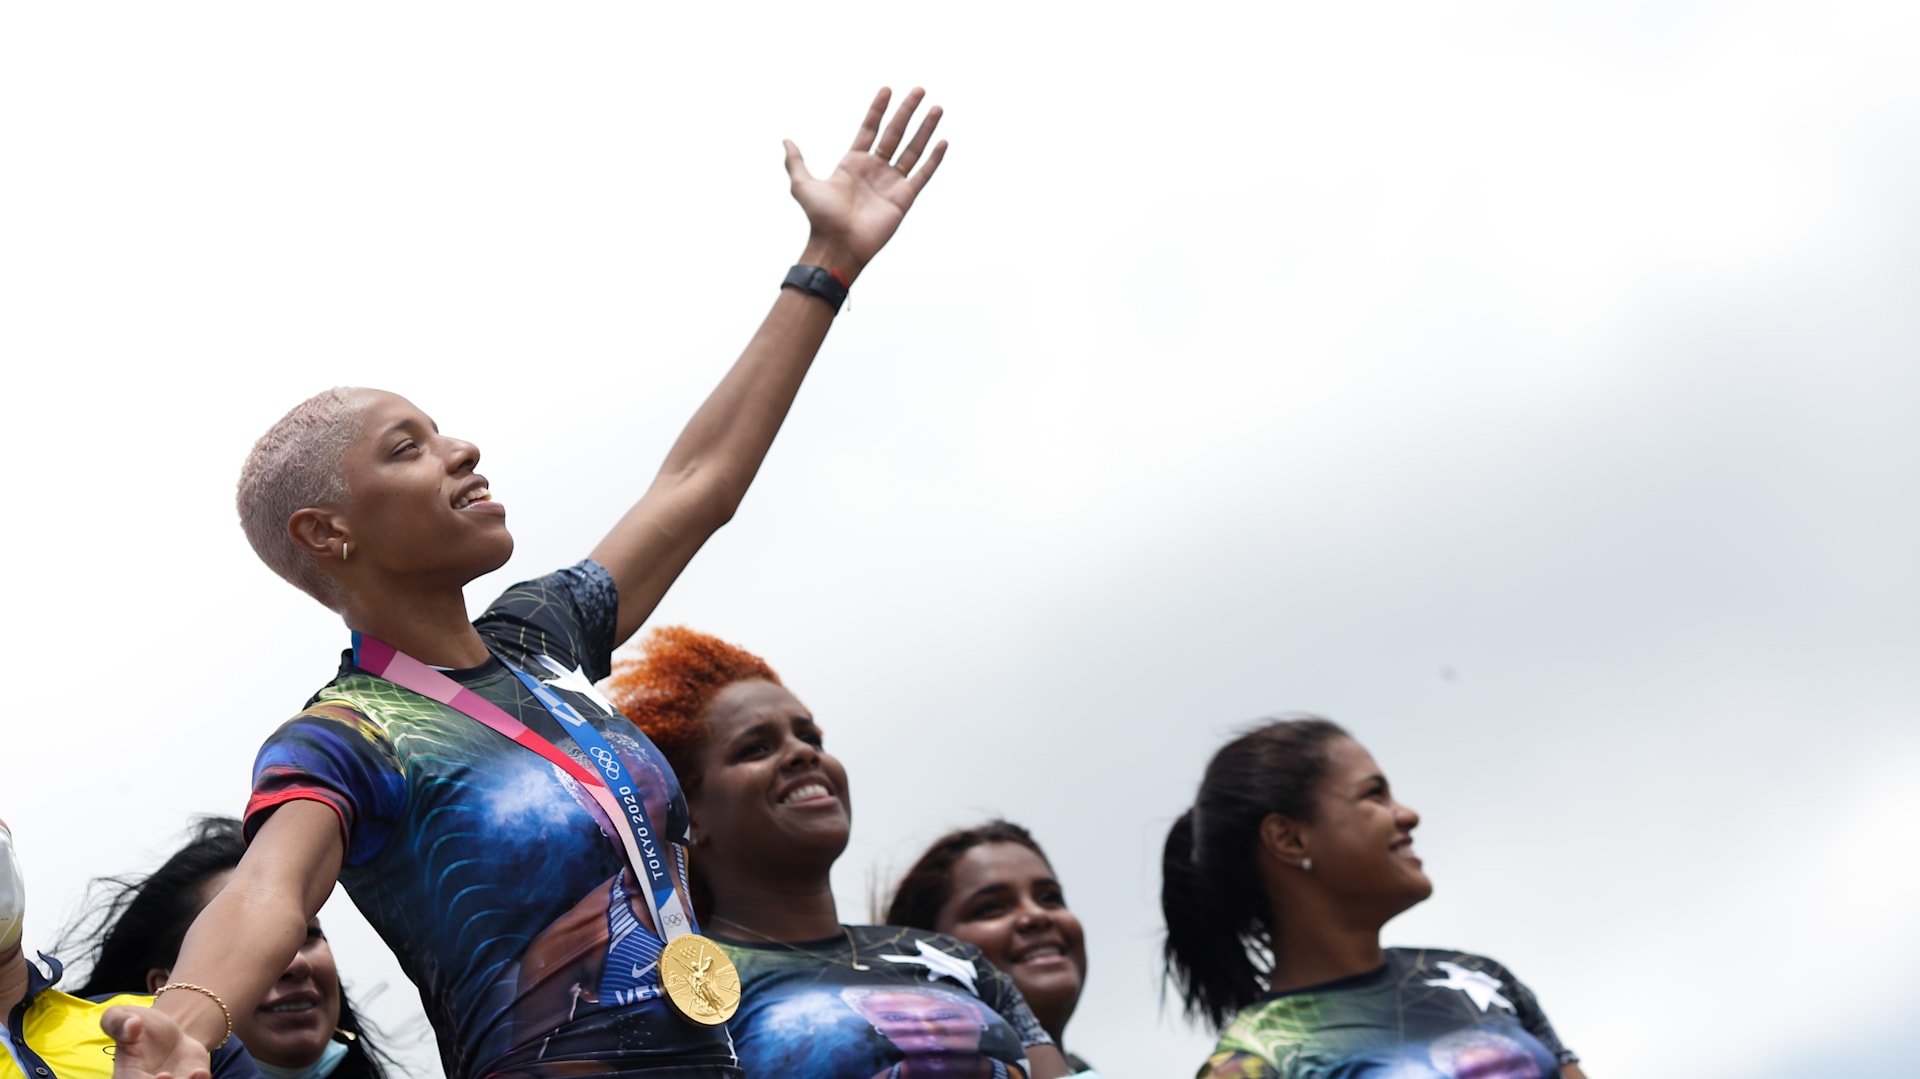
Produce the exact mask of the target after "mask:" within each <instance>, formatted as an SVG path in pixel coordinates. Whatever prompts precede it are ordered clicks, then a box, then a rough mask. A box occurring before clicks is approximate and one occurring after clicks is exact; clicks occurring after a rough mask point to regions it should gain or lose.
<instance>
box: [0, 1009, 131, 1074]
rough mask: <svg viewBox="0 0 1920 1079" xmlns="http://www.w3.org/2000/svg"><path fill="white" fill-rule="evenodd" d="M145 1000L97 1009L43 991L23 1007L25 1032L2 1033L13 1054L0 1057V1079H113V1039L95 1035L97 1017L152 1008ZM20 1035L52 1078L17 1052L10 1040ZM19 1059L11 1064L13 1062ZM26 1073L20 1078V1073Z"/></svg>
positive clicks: (101, 1032) (104, 1034)
mask: <svg viewBox="0 0 1920 1079" xmlns="http://www.w3.org/2000/svg"><path fill="white" fill-rule="evenodd" d="M152 1003H153V998H152V997H149V996H136V995H134V994H132V993H124V994H122V995H120V996H117V997H112V998H110V999H108V1000H106V1001H105V1002H103V1003H99V1004H96V1003H94V1002H93V1001H91V1000H84V999H82V998H80V997H76V996H70V995H68V994H66V993H62V992H61V991H59V990H58V989H42V990H40V991H39V992H38V993H35V994H34V996H33V1003H32V1004H29V1005H28V1006H27V1014H26V1021H25V1022H23V1023H22V1024H21V1026H23V1027H25V1028H26V1029H25V1030H24V1031H12V1030H9V1031H8V1032H7V1041H8V1042H9V1043H11V1044H9V1045H8V1046H7V1048H8V1049H10V1050H12V1052H9V1053H7V1054H6V1055H5V1056H0V1079H109V1077H110V1076H112V1075H113V1057H112V1056H111V1055H110V1054H111V1053H112V1051H113V1039H112V1038H109V1037H107V1032H106V1031H104V1030H101V1029H100V1013H101V1012H104V1011H106V1010H107V1009H108V1008H111V1007H113V1006H115V1005H116V1004H152ZM17 1034H24V1035H25V1039H26V1046H25V1047H26V1048H27V1049H30V1050H32V1052H33V1055H34V1056H38V1057H39V1058H40V1060H41V1062H42V1063H43V1064H44V1066H45V1067H46V1068H48V1069H50V1070H51V1072H52V1074H51V1075H43V1074H37V1073H38V1072H39V1070H40V1069H39V1067H38V1066H36V1065H35V1064H34V1063H33V1060H32V1058H31V1057H29V1056H28V1055H27V1054H26V1053H22V1052H20V1051H19V1050H20V1049H21V1045H20V1043H19V1042H18V1041H16V1040H15V1035H17ZM16 1057H17V1058H18V1060H17V1061H16V1059H15V1058H16ZM23 1066H24V1067H26V1068H27V1069H28V1070H27V1071H26V1072H22V1071H21V1070H20V1069H21V1068H22V1067H23Z"/></svg>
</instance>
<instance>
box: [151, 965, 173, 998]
mask: <svg viewBox="0 0 1920 1079" xmlns="http://www.w3.org/2000/svg"><path fill="white" fill-rule="evenodd" d="M172 976H173V971H171V970H168V969H167V968H166V967H148V968H147V992H149V993H151V992H153V991H154V990H155V989H158V988H160V987H161V986H163V985H165V984H167V979H168V978H170V977H172Z"/></svg>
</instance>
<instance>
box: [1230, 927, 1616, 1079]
mask: <svg viewBox="0 0 1920 1079" xmlns="http://www.w3.org/2000/svg"><path fill="white" fill-rule="evenodd" d="M1577 1059H1579V1058H1578V1057H1576V1056H1575V1055H1574V1054H1573V1053H1571V1052H1568V1051H1567V1049H1566V1048H1565V1047H1564V1046H1562V1045H1561V1044H1560V1038H1559V1036H1558V1035H1556V1034H1554V1032H1553V1025H1552V1024H1550V1023H1548V1022H1547V1017H1546V1015H1545V1014H1544V1013H1542V1012H1541V1011H1540V1005H1539V1003H1538V1002H1536V1001H1535V1000H1534V998H1533V993H1532V992H1531V991H1530V990H1528V989H1527V987H1526V986H1524V985H1522V984H1520V982H1519V981H1518V980H1516V979H1515V978H1514V976H1513V975H1512V974H1511V973H1510V972H1508V970H1507V968H1505V967H1503V966H1501V965H1500V964H1498V963H1496V962H1494V961H1493V960H1491V959H1487V958H1484V957H1482V956H1477V955H1468V954H1465V953H1463V952H1445V951H1430V950H1426V949H1417V948H1389V949H1387V959H1386V962H1385V964H1383V965H1382V966H1381V967H1380V969H1378V970H1376V971H1373V972H1371V973H1368V974H1362V975H1359V976H1358V977H1353V978H1345V979H1342V980H1340V981H1337V982H1329V983H1327V984H1325V985H1321V986H1315V987H1313V988H1310V989H1302V990H1299V991H1297V992H1293V993H1282V994H1278V995H1275V996H1272V997H1269V998H1267V999H1266V1000H1263V1001H1261V1002H1260V1003H1258V1004H1255V1005H1253V1006H1252V1007H1250V1008H1248V1009H1246V1010H1245V1011H1242V1012H1241V1013H1240V1014H1239V1015H1237V1016H1235V1017H1234V1020H1233V1022H1232V1023H1231V1024H1229V1025H1228V1027H1227V1029H1226V1031H1225V1033H1223V1034H1222V1035H1221V1036H1220V1043H1219V1045H1217V1046H1216V1047H1215V1051H1214V1054H1213V1056H1212V1057H1210V1058H1208V1060H1207V1063H1206V1065H1205V1066H1204V1067H1202V1068H1201V1069H1200V1079H1348V1077H1353V1079H1360V1077H1363V1076H1364V1077H1373V1079H1558V1077H1559V1076H1560V1074H1561V1073H1560V1065H1562V1064H1570V1063H1572V1062H1573V1061H1575V1060H1577Z"/></svg>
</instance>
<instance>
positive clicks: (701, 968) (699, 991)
mask: <svg viewBox="0 0 1920 1079" xmlns="http://www.w3.org/2000/svg"><path fill="white" fill-rule="evenodd" d="M660 985H661V987H662V988H664V989H665V990H666V991H667V1004H668V1005H669V1006H671V1007H672V1008H673V1011H674V1014H675V1015H678V1016H679V1017H680V1018H682V1019H685V1020H686V1021H687V1022H689V1023H699V1024H700V1025H702V1026H709V1027H713V1026H719V1025H720V1024H721V1023H724V1022H726V1021H727V1020H729V1019H731V1018H733V1013H734V1012H735V1011H738V1010H739V1008H740V972H739V971H737V970H735V969H734V968H733V960H731V959H728V958H727V953H725V952H723V951H721V950H720V946H719V945H718V944H715V943H714V942H713V941H710V940H708V939H707V938H705V937H703V936H701V935H700V934H698V933H687V934H684V935H682V936H678V937H675V938H673V939H672V940H670V941H668V942H667V946H666V948H665V950H663V951H662V952H661V953H660Z"/></svg>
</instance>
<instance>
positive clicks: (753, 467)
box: [593, 89, 947, 641]
mask: <svg viewBox="0 0 1920 1079" xmlns="http://www.w3.org/2000/svg"><path fill="white" fill-rule="evenodd" d="M923 96H924V94H923V93H922V91H920V90H918V89H915V90H913V91H912V92H910V93H908V94H907V96H906V98H905V100H903V101H901V103H900V107H899V108H898V109H896V110H895V111H894V114H893V118H892V119H891V120H888V121H887V123H886V126H885V128H884V129H883V128H882V127H881V121H882V120H885V119H886V109H887V101H888V98H889V97H890V92H889V91H887V90H881V91H880V93H879V94H878V95H876V96H875V97H874V99H873V104H872V105H871V106H870V107H869V108H868V109H867V115H866V118H865V119H864V120H862V121H861V123H860V133H859V134H858V135H856V136H855V137H854V140H853V148H852V149H851V150H850V151H848V153H847V155H846V156H845V157H843V158H841V160H840V164H839V165H838V166H836V167H835V168H834V170H833V172H832V174H831V175H828V176H826V177H815V176H813V175H812V174H811V173H809V172H808V171H807V166H806V163H805V162H804V161H802V160H801V158H800V148H799V147H797V146H795V145H794V144H793V143H791V142H788V143H787V144H786V148H787V175H788V176H789V177H790V178H791V179H792V181H793V197H794V198H795V199H796V200H798V201H799V203H800V206H801V208H802V209H804V210H805V211H806V213H807V223H808V224H809V225H810V226H811V228H812V231H811V234H810V235H809V237H808V239H807V245H806V248H805V249H804V250H803V251H801V253H800V260H799V262H800V265H803V266H820V267H824V268H826V269H828V270H832V271H837V272H839V273H840V274H844V275H845V278H846V280H847V281H851V280H853V279H854V278H857V277H858V276H860V271H862V270H863V269H865V268H866V265H867V263H868V262H870V261H871V260H872V259H873V257H874V256H875V255H876V254H878V253H879V252H880V248H882V247H883V246H885V245H886V243H887V241H888V240H889V239H891V238H892V236H893V234H894V231H895V230H896V229H898V228H899V227H900V222H901V220H902V219H904V218H905V217H906V215H907V211H908V210H909V209H911V208H912V207H913V201H914V199H915V198H917V197H918V196H919V194H920V192H921V190H922V189H923V188H925V187H926V185H927V181H928V180H930V179H932V177H933V174H934V171H935V170H936V169H938V168H939V167H940V159H941V157H942V156H944V155H945V153H946V149H947V144H946V142H945V141H944V140H943V141H941V142H940V143H938V144H936V145H934V147H933V149H932V151H931V152H928V151H927V143H928V141H929V140H930V139H931V138H932V137H933V130H934V128H935V127H936V126H938V124H939V122H940V109H939V108H938V107H937V106H936V107H935V108H933V109H930V110H929V111H928V112H927V115H926V118H925V119H924V120H922V121H921V123H920V126H919V128H918V129H917V130H916V131H915V132H914V134H913V138H912V139H911V140H908V139H907V138H906V131H907V124H908V122H909V121H910V120H911V119H912V118H913V114H914V112H915V111H917V110H918V109H919V107H920V100H921V98H922V97H923ZM916 165H917V166H918V168H917V169H916V167H915V166H916ZM833 315H834V308H833V305H831V304H829V303H828V302H827V301H825V300H823V299H820V298H819V297H817V296H814V295H811V294H809V293H806V292H803V291H801V290H799V289H781V290H780V294H779V297H778V298H777V299H776V300H775V301H774V304H773V310H772V311H771V312H769V313H768V314H767V318H766V321H765V322H762V323H761V324H760V329H759V332H757V333H755V334H754V335H753V339H752V340H751V341H749V342H747V348H746V351H744V352H742V353H741V354H740V358H739V359H738V360H737V361H735V362H734V365H733V369H732V370H730V371H728V372H727V375H726V377H725V378H723V379H721V380H720V385H719V386H718V387H716V388H715V389H714V391H713V393H712V394H710V395H709V396H708V397H707V400H706V402H705V403H704V404H702V405H701V406H700V410H699V411H698V412H695V413H694V414H693V419H692V420H690V421H688V423H687V426H686V429H685V430H683V431H681V432H680V438H679V439H678V440H677V441H675V442H674V444H673V448H672V449H671V450H669V451H668V453H667V459H666V461H665V463H663V464H662V465H661V466H660V472H659V474H658V475H657V476H655V477H654V480H653V484H652V486H650V487H649V488H647V493H646V494H645V495H643V496H642V497H641V499H640V501H639V502H638V503H636V504H635V505H634V507H633V508H632V509H631V510H628V511H627V514H626V516H624V517H622V518H621V519H620V522H619V523H618V524H616V525H615V526H614V527H613V531H611V532H609V533H608V534H607V538H606V539H604V540H601V541H600V545H599V546H598V547H595V548H594V550H593V558H594V560H595V561H597V562H599V563H600V564H601V565H603V566H605V567H606V568H607V570H608V571H609V572H611V573H612V574H613V579H614V582H615V583H616V584H617V585H618V586H619V589H620V616H619V630H618V634H617V641H625V640H626V639H627V638H628V637H631V636H632V635H633V633H634V631H635V630H638V629H639V628H640V624H641V623H642V622H644V621H646V618H647V616H648V615H649V614H652V613H653V608H654V607H655V606H656V605H657V604H658V603H659V602H660V597H662V596H664V595H666V592H667V589H668V588H669V587H670V586H672V584H673V582H674V579H675V578H677V577H679V576H680V571H681V570H683V569H685V568H686V566H687V563H688V562H689V561H691V560H692V559H693V555H694V552H696V551H698V550H699V549H700V546H701V545H702V544H704V543H705V542H706V541H707V537H709V536H711V535H713V533H714V532H715V531H716V530H718V529H719V527H720V526H721V525H723V524H726V523H727V521H728V520H729V519H731V518H732V517H733V513H734V511H735V510H736V509H738V508H739V506H740V500H741V499H742V498H743V497H745V495H746V493H747V487H748V485H749V484H751V483H752V482H753V477H754V474H755V473H757V472H758V471H759V470H760V462H761V461H762V460H764V459H765V458H766V455H767V448H768V447H769V446H771V445H773V436H774V435H775V434H777V433H779V430H780V424H781V421H783V420H785V419H786V416H787V409H789V408H790V407H792V405H793V399H794V395H795V394H797V393H799V391H800V381H801V379H803V378H805V377H806V374H807V368H808V366H809V365H810V364H812V363H813V357H814V355H815V353H817V352H819V350H820V343H821V342H822V341H823V340H825V339H826V336H827V328H828V327H829V326H830V325H832V323H833Z"/></svg>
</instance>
